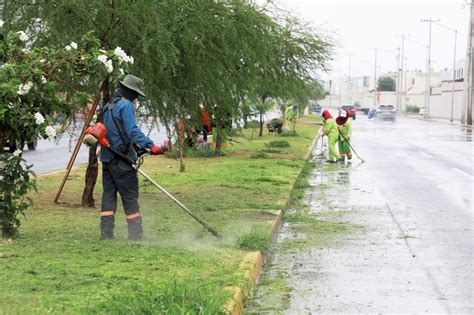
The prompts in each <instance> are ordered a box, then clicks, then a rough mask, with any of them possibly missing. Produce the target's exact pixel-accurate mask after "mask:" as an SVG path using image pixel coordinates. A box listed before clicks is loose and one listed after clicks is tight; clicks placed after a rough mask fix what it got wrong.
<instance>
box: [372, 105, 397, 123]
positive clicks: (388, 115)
mask: <svg viewBox="0 0 474 315" xmlns="http://www.w3.org/2000/svg"><path fill="white" fill-rule="evenodd" d="M375 118H376V119H377V120H388V121H395V119H396V118H397V112H396V111H395V106H393V105H379V106H378V107H377V111H376V112H375Z"/></svg>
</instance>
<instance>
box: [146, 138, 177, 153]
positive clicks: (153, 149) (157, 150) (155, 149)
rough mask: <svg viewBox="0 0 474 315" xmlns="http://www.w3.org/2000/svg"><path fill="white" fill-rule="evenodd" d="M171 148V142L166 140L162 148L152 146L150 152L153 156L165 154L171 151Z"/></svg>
mask: <svg viewBox="0 0 474 315" xmlns="http://www.w3.org/2000/svg"><path fill="white" fill-rule="evenodd" d="M171 147H172V145H171V141H169V140H165V141H164V142H163V144H162V145H161V146H158V145H156V144H154V145H152V146H151V148H150V152H151V154H152V155H160V154H165V152H167V151H170V150H171Z"/></svg>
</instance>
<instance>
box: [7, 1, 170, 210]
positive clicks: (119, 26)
mask: <svg viewBox="0 0 474 315" xmlns="http://www.w3.org/2000/svg"><path fill="white" fill-rule="evenodd" d="M161 5H162V3H159V2H157V1H152V2H150V1H146V0H138V1H131V2H130V1H127V2H125V1H101V0H91V1H68V0H66V1H54V0H43V1H36V2H34V1H32V2H31V3H29V4H28V2H27V1H25V2H17V1H5V7H4V12H3V14H4V17H7V18H8V20H6V22H7V23H6V26H9V27H21V28H24V29H28V30H29V32H30V33H31V34H33V36H32V38H31V42H32V45H33V46H39V47H42V46H50V47H60V46H64V45H66V44H67V40H77V38H78V37H79V36H80V34H84V33H87V32H89V31H90V30H94V32H95V33H96V36H97V38H98V39H99V43H100V44H99V45H100V48H101V49H110V48H112V49H113V48H115V47H121V48H122V49H123V50H124V51H127V52H129V53H131V55H132V56H134V60H136V63H135V65H134V67H133V73H134V74H136V75H138V76H141V77H142V78H144V79H145V83H146V85H147V95H148V96H149V98H150V99H151V100H152V102H150V104H160V103H159V102H157V100H159V99H160V98H161V95H162V94H161V93H162V89H160V85H159V84H153V83H154V80H152V78H154V77H155V76H157V77H163V75H160V74H162V73H163V71H162V69H164V68H166V67H167V66H168V65H170V64H171V66H170V67H169V68H168V70H167V71H172V69H173V62H174V59H175V53H177V51H176V50H175V49H174V48H173V47H168V46H167V45H168V44H169V43H170V41H169V40H167V38H168V37H169V36H168V35H167V33H166V31H165V29H164V28H163V27H161V24H160V21H161V18H162V17H161V16H160V15H159V12H160V6H161ZM143 12H147V14H143ZM103 83H104V84H102V87H103V88H102V102H101V103H100V104H105V103H106V102H108V101H109V99H110V95H111V92H112V91H113V89H115V84H110V83H109V81H108V80H107V81H104V82H103ZM97 86H98V85H97V84H96V85H92V86H89V89H87V92H88V93H89V94H95V93H96V91H95V90H96V89H97ZM146 104H148V103H146ZM156 107H157V106H150V108H149V110H150V111H151V113H152V115H153V116H154V117H156V116H157V110H156ZM98 112H99V113H102V108H101V106H99V110H98ZM100 119H101V115H99V121H100ZM168 133H169V128H168ZM96 152H97V148H96V147H94V146H91V147H90V149H89V165H88V168H87V170H86V179H85V182H86V184H85V188H84V193H83V196H82V204H83V206H89V207H94V205H95V201H94V197H93V191H94V186H95V183H96V178H97V176H98V163H97V162H98V161H97V156H96Z"/></svg>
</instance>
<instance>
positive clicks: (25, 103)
mask: <svg viewBox="0 0 474 315" xmlns="http://www.w3.org/2000/svg"><path fill="white" fill-rule="evenodd" d="M29 45H31V43H30V36H29V35H28V33H25V32H24V31H19V32H9V33H6V34H5V33H3V32H2V26H1V25H0V158H1V160H0V162H1V163H3V164H4V166H3V167H2V172H4V171H5V173H4V174H3V173H2V174H3V175H2V176H3V179H1V180H0V181H1V182H2V185H5V187H7V186H9V185H10V186H11V187H15V186H18V189H17V190H15V189H14V191H13V190H12V191H11V192H10V193H7V192H6V191H4V190H3V189H2V192H1V195H0V205H1V207H2V208H1V209H0V210H1V211H2V212H1V214H0V217H1V218H2V222H1V226H2V231H3V233H2V235H4V236H5V235H6V236H14V235H16V233H17V228H18V226H19V225H20V221H19V219H18V217H17V215H18V214H19V213H23V214H24V212H25V210H26V209H27V208H28V205H29V203H28V202H27V203H22V202H20V201H19V200H23V197H24V196H25V195H26V193H27V192H28V190H29V189H31V188H33V187H34V181H33V180H32V178H33V174H32V173H31V166H26V165H24V163H22V157H21V155H22V153H21V149H22V147H23V145H24V143H27V142H32V141H34V140H35V139H37V138H49V139H53V138H55V137H56V136H57V133H58V132H59V131H58V129H56V128H55V127H53V126H52V125H51V121H52V117H53V116H55V115H61V116H62V118H63V119H68V118H71V117H73V116H74V115H75V113H76V112H77V110H78V109H80V108H84V107H85V106H86V104H87V103H88V102H89V100H90V99H91V97H90V93H87V88H91V86H92V89H94V88H95V89H97V88H98V86H99V83H100V82H102V81H104V80H109V81H112V82H114V81H117V80H118V79H119V77H121V76H122V75H123V73H124V72H126V71H127V65H130V64H132V63H133V58H132V57H129V56H128V55H127V54H126V53H125V52H124V51H123V50H122V49H121V48H120V47H117V48H116V49H115V50H107V51H106V50H103V49H101V48H100V45H99V41H98V40H97V39H95V37H94V35H93V33H88V34H86V35H84V37H83V38H82V40H81V41H80V42H78V43H76V42H71V43H70V44H69V45H67V46H65V47H63V48H59V49H54V48H51V47H34V46H33V47H30V46H29ZM119 65H120V67H119ZM120 69H125V70H120ZM81 89H82V90H81ZM96 92H97V91H95V92H94V93H96ZM6 141H8V142H10V143H13V144H15V145H16V147H17V148H19V149H20V150H19V151H15V152H14V154H8V153H3V148H4V143H5V142H6ZM15 163H16V164H15ZM4 168H8V170H5V169H4ZM9 171H12V172H11V173H8V172H9ZM28 172H30V173H28ZM27 173H28V174H30V175H28V176H26V174H27ZM12 189H13V188H12ZM9 194H10V195H9ZM12 194H13V195H15V196H16V197H15V198H13V197H12V196H13V195H12Z"/></svg>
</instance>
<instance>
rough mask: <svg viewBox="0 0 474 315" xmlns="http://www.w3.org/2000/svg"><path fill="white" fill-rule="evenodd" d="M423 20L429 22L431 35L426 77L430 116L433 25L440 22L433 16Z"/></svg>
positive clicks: (427, 109) (427, 107)
mask: <svg viewBox="0 0 474 315" xmlns="http://www.w3.org/2000/svg"><path fill="white" fill-rule="evenodd" d="M421 22H428V23H430V24H429V37H428V64H427V68H428V69H427V70H428V72H427V74H426V76H427V79H426V81H427V82H426V86H427V91H426V92H427V100H426V105H427V106H426V111H425V118H429V117H430V103H431V102H430V98H431V82H430V81H431V25H432V24H433V22H439V19H438V20H433V19H432V18H429V19H422V20H421Z"/></svg>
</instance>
